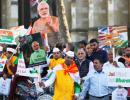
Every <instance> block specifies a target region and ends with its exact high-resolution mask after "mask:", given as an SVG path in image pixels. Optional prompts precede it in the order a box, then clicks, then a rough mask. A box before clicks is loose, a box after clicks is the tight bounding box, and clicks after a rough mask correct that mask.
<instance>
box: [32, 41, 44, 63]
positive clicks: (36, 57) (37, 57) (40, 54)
mask: <svg viewBox="0 0 130 100" xmlns="http://www.w3.org/2000/svg"><path fill="white" fill-rule="evenodd" d="M32 49H33V50H34V52H33V53H32V54H31V57H30V64H36V63H41V62H43V61H46V53H45V51H44V50H43V49H40V46H39V43H38V42H37V41H34V42H33V43H32Z"/></svg>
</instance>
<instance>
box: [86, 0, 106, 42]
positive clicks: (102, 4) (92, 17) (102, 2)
mask: <svg viewBox="0 0 130 100" xmlns="http://www.w3.org/2000/svg"><path fill="white" fill-rule="evenodd" d="M107 4H108V2H107V0H89V28H90V30H89V32H88V41H89V40H90V39H92V38H97V36H98V27H102V26H107V24H108V17H107V9H108V5H107Z"/></svg>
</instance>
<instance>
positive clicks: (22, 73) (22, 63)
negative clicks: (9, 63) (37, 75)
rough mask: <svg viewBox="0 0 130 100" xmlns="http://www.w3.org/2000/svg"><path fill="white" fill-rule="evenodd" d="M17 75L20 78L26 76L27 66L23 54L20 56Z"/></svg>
mask: <svg viewBox="0 0 130 100" xmlns="http://www.w3.org/2000/svg"><path fill="white" fill-rule="evenodd" d="M16 74H18V75H20V76H25V75H26V65H25V61H24V58H23V53H21V54H19V57H18V65H17V72H16Z"/></svg>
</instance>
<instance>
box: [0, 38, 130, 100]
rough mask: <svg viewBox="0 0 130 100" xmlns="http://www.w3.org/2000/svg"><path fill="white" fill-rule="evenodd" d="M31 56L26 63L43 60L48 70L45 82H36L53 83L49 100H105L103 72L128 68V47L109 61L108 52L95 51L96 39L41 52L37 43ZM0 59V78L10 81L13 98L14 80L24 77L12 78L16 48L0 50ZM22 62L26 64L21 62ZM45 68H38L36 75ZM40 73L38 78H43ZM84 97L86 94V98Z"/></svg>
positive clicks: (129, 61) (129, 48)
mask: <svg viewBox="0 0 130 100" xmlns="http://www.w3.org/2000/svg"><path fill="white" fill-rule="evenodd" d="M32 49H33V53H32V54H31V55H30V61H29V63H30V64H35V63H39V62H42V61H46V62H47V64H46V67H48V68H47V69H48V71H51V75H49V77H48V79H47V80H46V81H41V82H39V83H38V84H39V86H40V87H41V88H45V87H49V86H50V85H52V84H54V95H53V100H85V98H88V96H89V100H109V94H111V92H112V91H111V92H110V89H111V88H110V87H108V86H107V81H106V77H107V75H106V74H105V70H107V69H110V68H113V67H115V68H129V65H130V58H129V57H130V46H128V47H126V48H120V49H121V50H118V51H120V52H119V53H117V56H116V57H115V58H113V52H112V50H111V49H110V50H108V51H105V50H103V49H101V48H99V42H98V40H97V39H91V40H90V41H89V43H86V42H85V41H81V42H79V44H78V46H77V45H76V47H75V46H74V45H73V44H71V43H67V44H66V45H65V46H63V45H59V44H57V45H56V46H55V47H53V48H52V50H50V52H48V51H46V50H45V49H41V48H40V46H39V43H38V42H37V41H34V42H33V43H32ZM0 55H1V58H0V59H7V62H6V64H5V67H4V70H3V72H1V77H3V78H4V79H8V78H12V79H13V80H12V84H11V87H10V93H9V96H8V97H9V99H10V100H12V98H14V94H15V90H16V85H17V82H18V81H26V80H27V79H28V77H22V76H18V75H16V71H17V57H18V54H17V53H16V49H15V48H12V47H7V48H6V50H4V48H3V45H1V47H0ZM25 62H26V61H25ZM42 70H43V72H44V70H45V69H41V71H40V72H42ZM47 75H48V73H44V75H43V76H42V77H45V76H47ZM87 94H88V95H87Z"/></svg>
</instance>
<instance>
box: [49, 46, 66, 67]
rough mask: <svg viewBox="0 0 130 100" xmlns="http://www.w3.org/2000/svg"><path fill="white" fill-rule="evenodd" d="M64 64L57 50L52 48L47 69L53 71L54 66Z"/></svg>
mask: <svg viewBox="0 0 130 100" xmlns="http://www.w3.org/2000/svg"><path fill="white" fill-rule="evenodd" d="M63 62H64V59H63V58H61V53H60V50H59V49H58V48H56V47H55V48H53V58H52V59H50V65H49V68H50V69H53V68H54V67H55V66H57V65H59V64H62V63H63Z"/></svg>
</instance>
